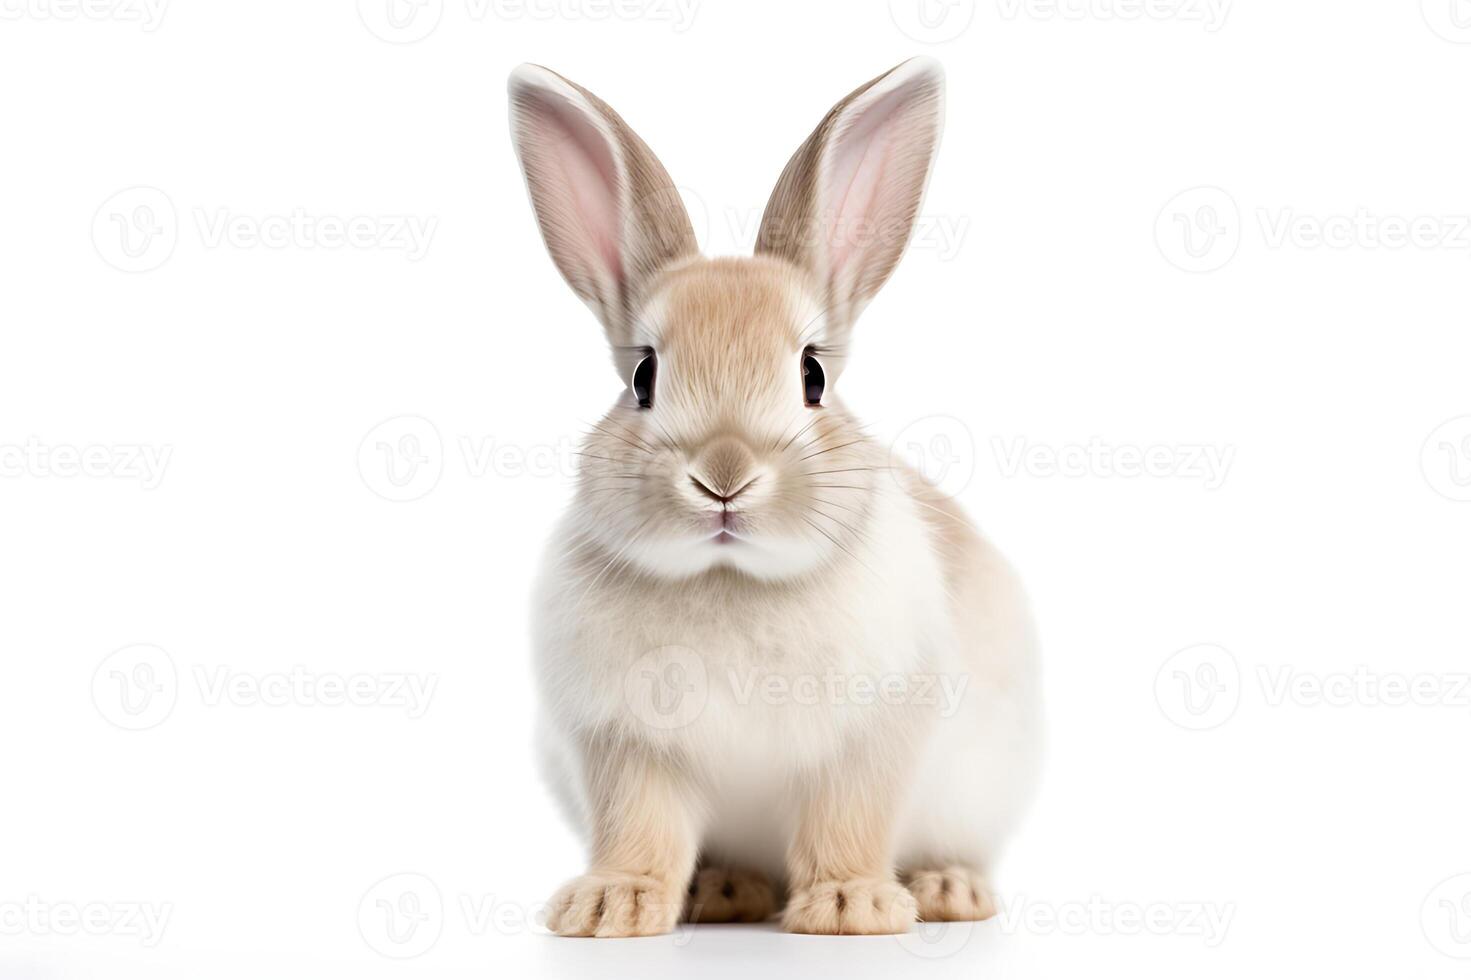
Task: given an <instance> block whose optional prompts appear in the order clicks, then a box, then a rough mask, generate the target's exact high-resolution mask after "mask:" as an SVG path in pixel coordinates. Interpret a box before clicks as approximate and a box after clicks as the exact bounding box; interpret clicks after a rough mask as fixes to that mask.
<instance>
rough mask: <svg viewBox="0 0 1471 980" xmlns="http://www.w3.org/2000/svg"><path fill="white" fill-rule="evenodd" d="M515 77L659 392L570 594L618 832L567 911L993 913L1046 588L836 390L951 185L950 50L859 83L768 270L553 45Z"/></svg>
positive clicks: (623, 405)
mask: <svg viewBox="0 0 1471 980" xmlns="http://www.w3.org/2000/svg"><path fill="white" fill-rule="evenodd" d="M510 92H511V119H512V133H513V137H514V140H515V144H516V149H517V152H518V154H519V156H520V160H521V165H522V167H523V169H524V170H525V174H526V182H527V185H528V187H529V189H530V193H531V200H532V204H533V207H534V210H535V212H536V218H537V220H538V222H539V223H540V226H541V231H542V235H543V237H544V238H545V240H546V244H547V248H548V249H549V250H550V252H551V256H552V259H553V261H555V263H556V265H557V267H558V268H559V269H560V270H561V272H562V275H563V276H564V277H565V278H566V280H567V282H568V283H569V284H570V285H571V286H572V288H573V289H574V290H575V291H576V292H577V294H578V295H579V296H580V297H581V298H582V299H583V300H585V301H586V302H587V304H588V305H589V306H591V307H592V309H593V311H594V312H595V313H596V314H597V316H598V318H599V319H600V320H601V321H602V324H603V326H604V328H605V329H606V331H607V335H608V340H609V342H610V343H611V344H612V347H613V351H614V360H615V362H616V363H617V365H618V370H619V374H620V376H621V377H622V378H623V379H624V380H625V382H626V383H627V389H626V390H625V391H624V393H623V394H622V396H621V397H620V399H619V401H618V403H617V404H616V405H615V406H614V408H613V409H612V411H611V412H609V413H608V415H607V416H606V417H605V418H604V419H603V421H602V422H601V423H599V424H598V425H597V426H596V427H595V431H594V432H593V433H592V435H591V436H590V437H589V438H588V439H587V441H586V443H585V445H584V447H583V449H584V460H585V464H584V466H583V467H582V472H581V474H580V477H579V480H578V490H577V497H576V502H575V503H574V505H573V507H572V510H571V512H570V513H569V514H568V515H567V517H566V519H565V520H564V521H563V522H562V525H561V527H560V529H559V530H558V531H557V532H556V534H555V536H554V538H553V539H552V542H551V545H550V547H549V549H548V552H547V558H546V562H545V567H544V569H543V571H542V573H541V576H540V580H539V583H538V586H537V599H536V609H535V623H534V635H535V645H536V671H537V676H538V680H539V684H540V693H541V697H542V702H543V724H542V726H541V727H542V731H541V733H540V734H541V745H542V751H543V756H544V759H543V761H544V763H545V766H546V770H547V773H548V777H549V779H550V781H551V783H552V785H553V787H554V789H555V791H556V792H557V794H558V796H559V797H560V799H561V801H562V802H563V804H564V805H565V806H566V808H567V810H568V812H569V813H570V814H571V816H572V818H573V820H574V821H575V822H576V824H577V825H578V827H579V828H580V829H581V830H582V831H583V833H584V834H585V837H586V839H587V843H588V846H589V849H590V866H589V868H588V870H587V872H586V873H585V874H583V875H582V876H580V877H577V878H574V879H572V880H571V881H570V882H569V883H567V884H566V885H565V886H564V887H563V888H562V889H561V891H560V892H558V893H557V895H556V896H555V897H554V898H553V899H552V902H551V906H550V909H549V912H548V925H549V926H550V928H551V929H552V930H553V931H555V932H557V933H561V934H563V935H576V936H633V935H648V934H653V933H660V932H665V931H667V930H669V929H671V928H672V927H673V926H674V925H675V924H676V922H678V921H679V919H680V916H681V915H684V916H687V917H689V918H693V919H698V920H700V921H735V920H757V919H763V918H765V917H767V916H768V915H770V914H771V913H772V912H774V911H776V909H777V906H778V904H779V902H780V900H781V898H782V897H785V899H786V901H785V911H784V915H783V920H782V922H783V925H784V926H785V927H786V928H787V929H789V930H792V931H796V932H807V933H832V934H850V933H894V932H903V931H905V930H907V929H908V928H909V927H910V925H911V924H912V923H913V922H914V921H915V919H916V917H921V918H923V919H926V920H938V919H979V918H985V917H986V916H988V915H990V914H991V913H992V912H993V911H994V906H993V904H992V898H991V895H990V892H989V886H988V883H987V878H986V874H987V871H988V869H989V867H990V866H991V864H992V862H993V860H994V858H995V857H996V855H997V853H998V849H999V847H1000V846H1001V844H1002V842H1003V840H1004V838H1005V837H1006V836H1007V834H1008V833H1009V832H1010V831H1011V830H1012V828H1013V826H1014V825H1015V823H1016V821H1017V818H1018V815H1019V812H1020V810H1021V808H1022V806H1023V805H1024V803H1025V801H1026V799H1027V797H1028V795H1029V792H1030V787H1031V783H1032V773H1033V767H1034V761H1035V759H1034V757H1035V755H1036V747H1037V728H1038V725H1037V705H1036V691H1035V683H1034V663H1033V656H1034V654H1033V639H1032V632H1031V628H1030V625H1029V621H1028V618H1027V613H1026V609H1025V600H1024V597H1023V595H1022V593H1021V590H1020V589H1019V587H1018V585H1017V583H1016V580H1015V578H1014V577H1013V575H1012V572H1011V571H1010V569H1009V568H1008V566H1007V565H1006V563H1005V562H1004V561H1003V559H1002V558H1001V557H1000V556H999V555H998V554H997V553H996V552H995V551H994V550H993V549H992V548H991V547H990V546H989V545H988V544H987V543H986V542H985V541H984V540H983V539H982V538H981V537H980V536H979V535H978V534H977V533H976V532H975V531H974V530H972V528H971V526H970V525H969V524H968V523H967V521H966V519H965V518H964V516H963V515H962V514H961V512H960V510H959V508H958V507H957V506H956V505H955V504H954V503H953V502H952V501H951V500H949V499H947V498H946V497H944V496H943V495H941V494H940V493H938V492H937V491H935V490H934V489H932V488H931V487H929V486H928V485H926V484H925V483H924V482H923V481H922V480H920V479H919V478H918V477H917V476H915V475H914V474H912V473H910V472H909V471H908V470H907V469H905V468H904V467H903V466H902V464H899V463H897V462H896V461H895V460H893V459H891V458H890V456H889V454H888V453H887V452H886V450H885V448H884V447H883V446H881V445H879V444H878V443H876V442H875V441H873V440H872V439H870V438H868V437H867V436H866V435H865V434H864V432H863V430H862V429H861V428H860V427H859V426H858V423H856V422H855V421H854V419H853V418H852V416H850V415H849V414H848V412H847V411H846V410H845V409H844V408H843V405H842V402H841V401H840V400H839V399H838V397H837V393H836V389H837V383H838V381H839V378H840V376H841V374H842V371H843V366H844V363H845V361H846V359H847V356H848V350H849V338H850V334H851V332H852V329H853V325H854V320H855V319H856V318H857V316H858V314H859V312H860V311H861V310H862V309H863V307H864V305H865V304H866V303H867V302H868V301H869V300H870V299H871V298H872V297H873V295H874V293H875V292H877V291H878V289H879V287H880V286H882V285H883V283H884V282H885V280H887V279H888V277H889V274H890V273H891V272H892V271H893V269H894V266H895V264H896V263H897V261H898V259H899V257H900V255H901V253H902V252H903V250H904V247H905V245H906V244H907V242H908V239H909V237H910V234H911V231H912V228H913V225H914V222H915V217H916V214H917V211H918V209H919V206H920V201H921V199H922V197H923V193H924V188H925V184H926V182H927V180H928V177H929V173H930V166H931V162H932V160H933V158H934V155H935V151H936V148H937V145H938V142H939V137H940V125H941V116H942V96H943V78H942V75H941V72H940V68H939V66H938V65H937V64H936V63H934V62H932V61H927V60H920V59H915V60H912V61H907V62H905V63H903V64H901V65H899V66H898V67H896V68H894V69H893V70H891V71H889V72H886V73H884V74H883V75H880V76H879V77H878V78H875V79H874V80H873V81H871V82H869V83H868V84H866V85H864V86H862V87H861V88H859V89H858V90H857V91H855V92H853V93H852V94H851V95H849V96H848V97H847V98H845V99H843V100H842V101H841V102H839V103H838V104H837V105H836V106H835V107H834V108H833V109H832V111H831V112H829V113H828V114H827V116H826V117H825V118H824V119H823V120H822V123H821V124H820V125H819V126H818V127H817V129H816V131H815V132H813V134H812V135H811V136H810V137H809V138H808V140H807V141H806V142H805V143H804V144H803V145H802V146H801V148H800V149H798V151H797V153H796V155H795V156H794V157H793V158H792V160H791V162H790V163H788V164H787V167H786V170H785V171H784V172H783V173H782V175H781V179H780V181H779V182H778V183H777V186H776V190H775V192H774V193H773V194H772V197H771V201H770V203H769V204H768V206H767V209H766V213H765V216H764V217H763V219H762V223H761V229H760V234H759V241H758V243H757V246H756V254H755V256H753V257H751V258H735V259H715V260H708V259H704V258H701V257H700V256H699V255H698V254H697V250H696V245H695V240H694V234H693V232H692V230H691V226H690V222H689V218H688V217H687V215H686V214H685V210H684V207H683V206H682V204H681V203H680V198H679V196H678V194H677V192H676V191H675V188H674V186H673V184H672V183H671V182H670V179H669V176H668V174H667V173H665V171H664V168H663V167H662V166H661V165H660V164H659V161H658V160H657V159H655V157H654V155H653V154H652V153H651V152H650V151H649V149H648V147H647V146H645V145H644V143H643V142H642V141H641V140H640V139H639V138H638V137H637V136H636V135H635V134H634V133H633V131H632V130H630V129H629V128H628V126H627V125H626V124H625V123H624V122H623V120H622V119H620V118H619V117H618V116H617V115H616V114H615V113H614V112H613V110H612V109H610V108H609V107H608V106H607V105H605V104H604V103H603V102H602V101H600V100H599V99H598V98H597V97H595V96H594V95H592V94H591V93H590V92H588V91H587V90H585V89H583V88H581V87H579V86H577V85H575V84H573V83H572V82H569V81H567V80H566V79H564V78H562V77H561V76H559V75H557V74H554V73H553V72H551V71H548V70H547V69H545V68H539V67H535V66H530V65H526V66H522V67H521V68H518V69H517V70H516V71H515V73H514V74H513V75H512V76H511V81H510ZM968 316H969V315H965V314H960V315H958V316H957V319H966V318H968ZM907 329H908V334H907V336H906V337H905V338H904V340H905V342H910V343H912V342H914V340H915V336H914V331H915V330H917V329H931V330H935V329H940V327H939V326H938V325H935V326H931V327H925V326H923V325H917V324H909V325H908V327H907ZM883 342H885V338H883V337H880V338H879V343H883ZM887 342H889V343H895V342H898V338H894V337H889V338H887ZM916 393H917V394H922V392H919V391H917V392H916Z"/></svg>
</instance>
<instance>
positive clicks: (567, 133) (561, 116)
mask: <svg viewBox="0 0 1471 980" xmlns="http://www.w3.org/2000/svg"><path fill="white" fill-rule="evenodd" d="M510 95H511V138H512V140H513V141H514V142H515V144H516V154H517V156H518V157H519V158H520V160H521V169H522V171H523V172H524V173H525V175H526V186H527V189H528V190H529V191H530V194H531V204H532V207H533V208H534V209H535V211H536V220H537V222H538V224H540V226H541V234H542V238H543V239H544V240H545V241H546V246H547V251H549V252H550V253H551V255H552V261H553V262H555V263H556V264H557V268H558V269H559V270H561V273H562V275H563V277H564V278H566V280H567V283H568V285H570V286H571V287H572V289H573V291H574V292H575V293H577V295H578V296H580V297H581V298H582V300H583V301H584V302H585V303H587V304H588V305H589V306H591V307H592V308H593V310H594V311H595V312H596V313H597V314H598V316H599V318H600V319H601V320H602V321H603V326H604V327H606V328H607V330H608V335H609V338H610V339H611V340H612V342H613V343H614V344H627V343H629V342H630V334H631V329H630V324H629V317H630V315H631V311H632V310H633V309H634V308H635V306H636V304H637V302H638V299H639V296H640V293H641V291H642V290H643V289H644V288H645V287H646V286H647V285H648V283H649V281H650V279H651V278H652V277H653V276H654V274H655V273H657V272H658V271H659V270H660V269H661V268H662V267H664V266H665V265H667V264H668V263H670V262H672V261H673V260H675V259H678V258H680V257H682V256H685V255H690V254H693V253H694V252H695V251H697V247H696V244H695V234H694V229H693V228H691V227H690V219H689V215H688V214H687V213H686V211H685V208H684V203H683V202H682V201H681V200H680V197H679V192H678V191H677V190H676V189H675V187H674V183H673V182H672V181H671V180H670V179H669V174H668V173H667V172H666V171H665V170H664V167H663V165H662V164H660V163H659V160H658V158H657V157H655V156H654V154H653V153H652V152H651V151H650V150H649V148H648V147H647V146H645V145H644V141H643V140H641V139H639V138H638V135H637V134H636V133H634V131H633V130H632V129H630V128H628V124H627V123H625V122H624V121H623V120H622V119H620V118H619V117H618V114H617V113H616V112H614V111H613V110H612V109H611V108H609V107H608V105H607V103H605V102H603V101H602V100H601V99H599V98H598V97H597V96H595V95H593V94H592V93H591V92H589V91H587V89H584V88H582V87H581V86H579V85H576V84H574V83H573V82H570V81H568V80H567V79H565V78H563V77H562V76H561V75H558V74H557V73H556V72H553V71H550V70H548V69H546V68H542V67H540V66H539V65H521V66H520V67H519V68H517V69H516V70H515V71H514V72H512V73H511V80H510Z"/></svg>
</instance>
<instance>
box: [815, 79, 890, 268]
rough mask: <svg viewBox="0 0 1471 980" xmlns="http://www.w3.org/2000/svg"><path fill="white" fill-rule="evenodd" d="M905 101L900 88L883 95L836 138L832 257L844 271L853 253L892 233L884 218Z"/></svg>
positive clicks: (831, 190)
mask: <svg viewBox="0 0 1471 980" xmlns="http://www.w3.org/2000/svg"><path fill="white" fill-rule="evenodd" d="M901 105H902V98H901V93H900V92H892V93H890V94H888V95H886V96H884V97H883V98H881V99H879V100H878V101H877V102H875V103H874V104H873V105H872V106H869V107H868V108H867V109H865V110H864V112H863V114H862V115H861V116H859V117H858V118H857V119H855V120H853V121H852V122H851V123H850V124H849V125H848V127H847V128H846V129H845V130H844V131H843V132H842V133H841V134H840V135H839V136H838V138H837V139H836V140H835V141H834V145H833V149H832V155H831V157H830V158H829V161H828V167H829V170H828V174H829V178H828V179H829V181H830V183H829V185H828V186H829V193H830V198H829V205H830V207H831V208H832V218H831V221H832V223H831V225H830V226H829V228H828V260H829V262H830V265H831V267H830V269H829V270H828V271H829V273H830V274H831V275H834V276H836V275H838V274H839V273H841V272H842V271H844V270H845V269H846V268H847V267H848V265H849V264H850V263H851V262H852V260H853V256H854V255H855V254H856V253H858V252H861V251H863V250H864V249H865V248H866V247H868V246H872V245H875V244H877V241H876V239H877V238H878V236H881V235H885V234H890V233H891V229H889V228H887V227H886V226H885V225H886V223H885V221H884V213H883V211H884V204H885V202H884V200H883V196H884V186H885V185H884V177H885V170H886V167H887V164H888V162H889V150H890V147H891V145H892V140H893V131H894V129H895V126H894V119H895V117H896V115H897V114H898V111H899V109H900V107H901Z"/></svg>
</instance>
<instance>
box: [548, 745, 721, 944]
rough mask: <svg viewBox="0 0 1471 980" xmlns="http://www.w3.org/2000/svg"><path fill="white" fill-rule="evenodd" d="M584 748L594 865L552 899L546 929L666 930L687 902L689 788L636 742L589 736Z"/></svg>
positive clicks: (597, 932)
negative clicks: (610, 741)
mask: <svg viewBox="0 0 1471 980" xmlns="http://www.w3.org/2000/svg"><path fill="white" fill-rule="evenodd" d="M599 741H600V740H599ZM586 749H587V753H588V754H587V758H588V759H589V760H590V763H591V764H590V765H589V767H588V771H587V773H586V781H587V790H588V796H589V798H590V799H591V800H592V801H593V813H594V824H593V835H592V860H591V867H590V868H589V870H588V871H587V873H586V874H584V875H582V876H581V877H579V878H575V879H573V880H572V881H570V882H568V883H567V884H566V885H564V886H563V887H562V889H561V890H560V891H559V892H558V893H557V894H556V895H555V896H554V897H553V898H552V900H551V903H550V906H549V911H548V916H547V928H549V929H551V930H552V931H553V932H555V933H557V934H558V935H562V936H652V935H657V934H659V933H664V932H668V931H669V930H670V929H671V928H673V927H674V924H675V923H676V922H677V921H678V920H679V915H680V912H681V911H682V909H683V908H684V900H685V882H687V881H688V880H689V871H690V868H691V867H693V865H694V861H695V849H696V846H697V842H696V837H695V833H696V831H695V813H694V805H693V797H692V794H691V791H690V787H689V786H688V784H687V782H686V781H685V779H684V778H683V777H682V776H681V775H680V774H679V773H678V772H677V771H676V770H675V769H673V768H671V767H670V766H669V765H667V764H666V763H664V762H663V761H661V760H659V759H656V758H654V757H652V756H650V755H649V754H648V753H646V752H645V751H643V750H641V749H637V748H633V747H629V746H618V745H613V746H609V745H605V744H593V743H592V742H591V740H590V744H589V745H588V746H587V747H586Z"/></svg>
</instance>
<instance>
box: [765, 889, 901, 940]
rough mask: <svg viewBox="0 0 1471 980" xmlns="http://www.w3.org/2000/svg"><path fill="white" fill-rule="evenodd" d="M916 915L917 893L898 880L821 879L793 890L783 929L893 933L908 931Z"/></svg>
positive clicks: (846, 933)
mask: <svg viewBox="0 0 1471 980" xmlns="http://www.w3.org/2000/svg"><path fill="white" fill-rule="evenodd" d="M917 914H918V908H917V907H916V905H915V903H914V896H913V895H910V894H909V892H908V891H906V890H905V889H904V886H903V885H901V884H899V883H898V882H897V881H893V880H890V879H886V878H853V879H850V880H848V881H819V882H816V883H815V884H812V885H809V886H807V887H806V888H800V889H798V890H797V891H795V892H793V893H792V897H791V900H790V901H788V902H787V909H786V912H785V913H784V914H783V915H782V928H784V929H786V931H787V932H805V933H809V934H812V935H820V936H879V935H892V934H894V933H902V932H908V931H909V927H910V926H911V925H913V924H914V920H915V917H916V915H917Z"/></svg>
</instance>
